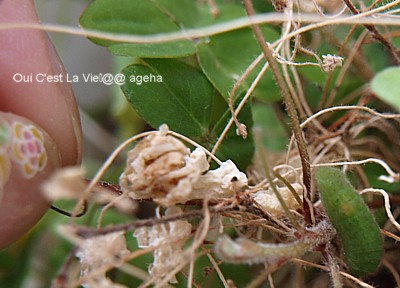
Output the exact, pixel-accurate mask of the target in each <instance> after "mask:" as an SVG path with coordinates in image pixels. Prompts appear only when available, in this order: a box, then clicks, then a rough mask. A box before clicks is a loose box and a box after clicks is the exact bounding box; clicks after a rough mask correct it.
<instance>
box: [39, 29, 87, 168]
mask: <svg viewBox="0 0 400 288" xmlns="http://www.w3.org/2000/svg"><path fill="white" fill-rule="evenodd" d="M46 42H47V50H48V55H49V56H50V62H51V66H52V70H53V75H63V76H64V77H63V79H66V78H67V77H66V75H67V73H66V71H65V69H64V66H63V64H62V61H61V59H60V57H59V55H58V53H57V50H56V49H55V47H54V45H53V43H52V42H51V40H50V38H49V37H48V35H46ZM57 84H58V85H59V88H60V90H61V94H62V95H64V97H63V99H64V101H65V104H66V107H68V109H69V110H70V111H69V112H70V113H69V115H70V121H71V126H72V128H73V131H74V135H75V139H76V143H77V145H76V146H77V147H78V149H77V151H76V161H74V162H72V163H64V165H74V164H76V163H80V161H81V157H82V155H81V151H82V149H80V148H81V146H82V129H81V122H80V117H79V115H78V112H77V111H78V108H77V103H76V100H75V96H74V92H73V90H72V87H71V85H70V84H69V83H68V82H59V83H57Z"/></svg>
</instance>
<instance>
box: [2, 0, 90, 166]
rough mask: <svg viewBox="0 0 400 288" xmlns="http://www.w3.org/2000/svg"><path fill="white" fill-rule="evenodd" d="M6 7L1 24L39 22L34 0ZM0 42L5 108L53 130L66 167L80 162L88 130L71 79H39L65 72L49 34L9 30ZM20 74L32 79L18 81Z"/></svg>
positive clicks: (9, 0)
mask: <svg viewBox="0 0 400 288" xmlns="http://www.w3.org/2000/svg"><path fill="white" fill-rule="evenodd" d="M0 8H1V9H0V22H3V23H12V22H32V23H36V22H38V18H37V15H36V11H35V6H34V3H33V1H26V0H3V1H1V2H0ZM0 45H1V47H2V49H1V50H0V63H1V65H2V69H0V110H2V111H6V112H11V113H14V114H17V115H21V116H23V117H25V118H28V119H31V120H33V121H34V122H35V123H37V124H38V125H39V126H41V127H42V128H43V129H44V130H45V131H47V133H49V135H51V137H52V138H53V139H54V141H55V142H56V144H57V146H58V148H59V150H60V153H61V159H62V165H64V166H68V165H76V164H79V163H80V160H81V151H82V148H81V146H82V134H81V133H82V132H81V126H80V117H79V112H78V108H77V104H76V100H75V97H74V95H73V92H72V89H71V87H70V85H69V83H65V82H51V81H42V82H38V81H36V79H35V76H36V75H38V74H43V75H61V74H63V75H65V72H64V69H63V66H62V64H61V61H60V59H59V57H58V55H57V52H56V51H55V49H54V47H53V45H52V43H51V42H50V40H49V39H48V37H47V35H46V33H45V32H43V31H37V30H32V29H13V30H3V31H0ZM15 75H22V76H24V77H26V78H25V79H28V80H25V81H15V78H14V76H15ZM29 76H30V77H31V78H29Z"/></svg>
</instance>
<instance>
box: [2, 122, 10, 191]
mask: <svg viewBox="0 0 400 288" xmlns="http://www.w3.org/2000/svg"><path fill="white" fill-rule="evenodd" d="M10 138H11V133H10V126H9V125H8V123H7V122H5V121H3V120H1V119H0V188H2V187H4V185H5V184H6V183H7V181H8V178H9V177H10V171H11V163H10V157H9V154H8V152H7V151H8V148H9V146H10Z"/></svg>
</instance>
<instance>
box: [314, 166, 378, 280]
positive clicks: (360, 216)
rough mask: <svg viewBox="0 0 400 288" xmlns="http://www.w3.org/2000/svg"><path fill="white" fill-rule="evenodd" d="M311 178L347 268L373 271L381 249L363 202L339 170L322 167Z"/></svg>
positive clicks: (352, 270) (356, 272)
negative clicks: (331, 225) (336, 235)
mask: <svg viewBox="0 0 400 288" xmlns="http://www.w3.org/2000/svg"><path fill="white" fill-rule="evenodd" d="M315 178H316V180H317V184H318V187H319V192H320V197H321V201H322V205H323V206H324V208H325V210H326V213H327V214H328V217H329V219H330V220H331V222H332V224H333V226H334V227H335V228H336V231H337V234H338V237H339V239H340V240H341V243H342V245H343V252H344V256H345V259H346V263H347V265H348V266H349V268H350V270H351V272H352V273H353V274H354V275H356V276H361V275H363V274H367V273H370V272H373V271H375V269H376V268H377V267H378V265H379V262H380V260H381V258H382V255H383V252H384V250H383V242H382V237H381V234H380V229H379V226H378V224H377V223H376V221H375V219H374V217H373V216H372V214H371V213H370V211H369V210H368V207H367V205H366V204H365V203H364V201H363V199H362V198H361V196H360V195H359V194H358V193H357V191H356V190H355V189H354V187H353V186H352V185H351V183H350V182H349V181H348V180H347V178H346V176H345V175H344V174H343V173H342V172H341V171H340V170H338V169H336V168H331V167H322V168H319V169H318V170H317V173H316V175H315Z"/></svg>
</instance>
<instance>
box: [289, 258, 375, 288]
mask: <svg viewBox="0 0 400 288" xmlns="http://www.w3.org/2000/svg"><path fill="white" fill-rule="evenodd" d="M291 261H292V262H295V263H299V264H301V265H306V266H311V267H315V268H317V269H321V270H324V271H329V268H328V267H325V266H322V265H318V264H315V263H312V262H308V261H304V260H301V259H297V258H293V259H292V260H291ZM339 273H340V274H341V275H343V276H344V277H346V278H348V279H350V280H352V281H354V282H355V283H357V284H358V285H360V286H361V287H365V288H374V287H373V286H371V285H369V284H367V283H365V282H363V281H361V280H360V279H357V278H356V277H354V276H352V275H350V274H348V273H346V272H342V271H339Z"/></svg>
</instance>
